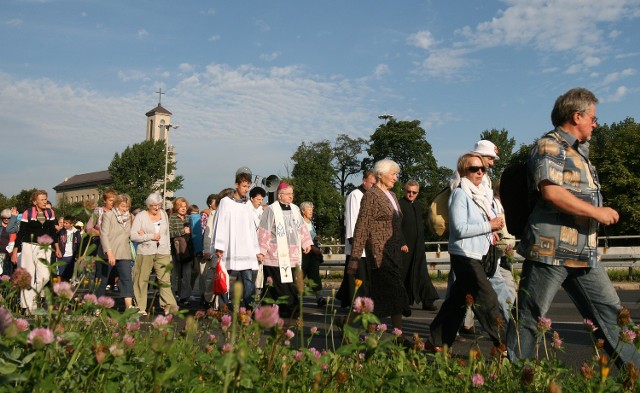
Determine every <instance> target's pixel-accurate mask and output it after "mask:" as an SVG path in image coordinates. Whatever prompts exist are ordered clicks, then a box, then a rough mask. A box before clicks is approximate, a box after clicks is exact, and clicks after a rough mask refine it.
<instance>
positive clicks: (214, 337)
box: [209, 334, 216, 343]
mask: <svg viewBox="0 0 640 393" xmlns="http://www.w3.org/2000/svg"><path fill="white" fill-rule="evenodd" d="M214 341H216V335H215V334H210V335H209V342H210V343H212V342H214Z"/></svg>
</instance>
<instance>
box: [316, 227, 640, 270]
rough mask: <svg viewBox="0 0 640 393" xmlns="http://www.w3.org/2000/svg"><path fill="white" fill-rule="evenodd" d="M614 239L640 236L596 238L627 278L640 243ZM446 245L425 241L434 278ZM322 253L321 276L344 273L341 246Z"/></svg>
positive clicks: (444, 264)
mask: <svg viewBox="0 0 640 393" xmlns="http://www.w3.org/2000/svg"><path fill="white" fill-rule="evenodd" d="M615 240H624V241H625V243H627V242H629V241H630V240H631V241H637V240H640V235H630V236H608V237H599V238H598V244H599V245H600V244H602V245H603V246H601V247H599V249H600V255H602V263H603V264H604V265H605V266H606V267H607V268H628V269H629V277H631V276H632V273H633V269H634V268H636V267H638V266H639V265H640V241H637V243H638V244H639V245H637V246H619V247H617V246H613V247H611V246H610V245H611V243H614V242H615ZM447 245H448V242H446V241H437V242H425V249H426V250H427V251H426V252H425V254H426V258H427V265H428V269H429V272H430V273H435V274H436V275H438V276H441V275H443V274H444V273H446V272H448V271H449V269H450V263H451V262H450V259H449V253H448V252H447V251H446V248H447ZM322 247H323V251H324V263H323V264H322V265H321V266H320V272H321V274H324V276H325V277H328V276H329V274H331V272H338V271H339V272H342V271H343V270H344V264H345V260H346V256H345V255H344V244H331V245H323V246H322ZM514 258H515V263H513V268H514V269H515V270H520V269H521V268H522V261H523V260H524V258H523V257H522V256H520V255H519V254H517V253H514Z"/></svg>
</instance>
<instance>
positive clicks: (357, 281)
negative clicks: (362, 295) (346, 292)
mask: <svg viewBox="0 0 640 393" xmlns="http://www.w3.org/2000/svg"><path fill="white" fill-rule="evenodd" d="M361 286H362V280H360V279H358V278H356V289H357V288H360V287H361Z"/></svg>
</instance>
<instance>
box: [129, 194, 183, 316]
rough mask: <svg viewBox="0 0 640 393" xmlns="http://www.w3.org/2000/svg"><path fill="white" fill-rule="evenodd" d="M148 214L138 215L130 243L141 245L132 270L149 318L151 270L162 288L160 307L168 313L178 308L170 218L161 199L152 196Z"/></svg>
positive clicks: (141, 304)
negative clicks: (174, 294) (171, 268)
mask: <svg viewBox="0 0 640 393" xmlns="http://www.w3.org/2000/svg"><path fill="white" fill-rule="evenodd" d="M145 203H146V205H147V210H145V211H142V212H140V213H139V214H138V215H136V218H135V219H134V220H133V225H132V226H131V240H132V241H134V242H136V243H138V247H137V248H136V254H137V255H136V262H135V264H134V269H133V293H134V296H135V299H136V303H137V306H138V309H140V312H141V313H142V314H143V315H146V308H147V290H148V288H149V277H150V276H151V270H155V271H156V276H157V277H158V285H159V287H160V306H161V307H162V308H163V309H164V311H165V313H167V312H169V311H171V310H172V309H173V308H177V305H176V299H175V297H174V296H173V293H172V292H171V274H170V273H169V271H167V267H168V266H169V265H170V264H171V247H170V245H169V218H168V217H167V213H166V212H165V211H164V210H163V209H162V196H160V194H158V193H152V194H150V195H149V197H147V200H146V201H145Z"/></svg>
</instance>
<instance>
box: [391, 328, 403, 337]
mask: <svg viewBox="0 0 640 393" xmlns="http://www.w3.org/2000/svg"><path fill="white" fill-rule="evenodd" d="M391 333H392V334H393V335H394V336H396V337H400V336H402V330H400V329H398V328H393V331H391Z"/></svg>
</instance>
